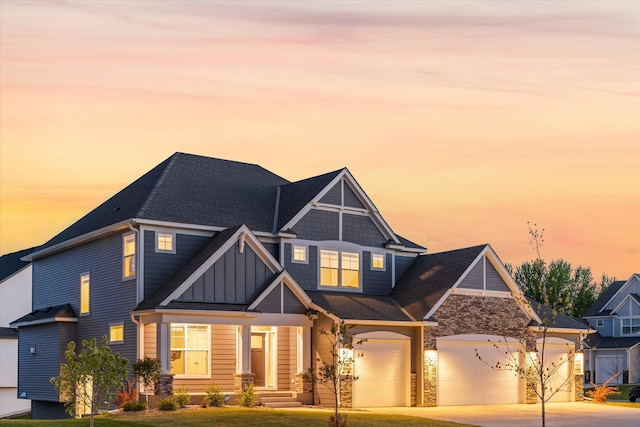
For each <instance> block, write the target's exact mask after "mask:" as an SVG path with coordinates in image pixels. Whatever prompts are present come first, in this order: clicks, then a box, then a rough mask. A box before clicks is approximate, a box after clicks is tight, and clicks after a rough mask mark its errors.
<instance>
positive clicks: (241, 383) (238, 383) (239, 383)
mask: <svg viewBox="0 0 640 427" xmlns="http://www.w3.org/2000/svg"><path fill="white" fill-rule="evenodd" d="M255 377H256V376H255V374H233V391H234V392H236V393H242V392H243V391H244V390H245V389H246V388H247V387H249V385H251V384H253V383H254V381H255Z"/></svg>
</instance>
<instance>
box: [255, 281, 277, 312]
mask: <svg viewBox="0 0 640 427" xmlns="http://www.w3.org/2000/svg"><path fill="white" fill-rule="evenodd" d="M281 286H282V285H278V286H276V287H275V288H274V289H273V290H272V291H271V293H269V295H267V296H266V297H265V298H264V299H263V300H262V302H261V303H260V304H258V306H257V307H256V309H257V310H258V311H259V312H261V313H280V311H281V307H282V299H281V298H280V287H281Z"/></svg>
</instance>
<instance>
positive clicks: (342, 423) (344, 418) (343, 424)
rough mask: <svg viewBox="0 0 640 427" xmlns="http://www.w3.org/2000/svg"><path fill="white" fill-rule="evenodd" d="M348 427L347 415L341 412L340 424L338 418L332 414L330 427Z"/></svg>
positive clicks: (339, 415)
mask: <svg viewBox="0 0 640 427" xmlns="http://www.w3.org/2000/svg"><path fill="white" fill-rule="evenodd" d="M336 426H338V427H347V426H348V423H347V414H345V413H344V412H341V413H339V414H338V423H336V416H335V414H331V416H330V417H329V427H336Z"/></svg>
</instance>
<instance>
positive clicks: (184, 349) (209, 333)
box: [168, 322, 212, 379]
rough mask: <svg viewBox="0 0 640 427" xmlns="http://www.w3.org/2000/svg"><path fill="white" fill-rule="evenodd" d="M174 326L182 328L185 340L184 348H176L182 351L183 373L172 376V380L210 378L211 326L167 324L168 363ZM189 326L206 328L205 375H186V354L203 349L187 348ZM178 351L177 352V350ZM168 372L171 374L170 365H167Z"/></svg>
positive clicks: (202, 324) (171, 349)
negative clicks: (183, 357)
mask: <svg viewBox="0 0 640 427" xmlns="http://www.w3.org/2000/svg"><path fill="white" fill-rule="evenodd" d="M174 325H179V326H183V330H184V340H185V346H184V347H177V348H181V349H183V351H184V356H185V359H184V362H183V363H184V366H183V368H184V370H185V373H184V374H172V375H173V377H174V378H179V379H197V378H211V376H212V372H211V371H212V369H211V351H212V350H211V325H210V324H206V323H180V322H171V323H170V324H169V343H168V344H169V361H170V360H171V352H172V351H173V348H172V347H171V328H172V327H173V326H174ZM189 326H206V327H207V347H206V349H207V373H206V374H187V373H186V371H187V353H188V352H189V351H202V350H203V349H201V348H196V349H189V347H188V346H187V344H188V335H189V334H188V330H189V328H188V327H189ZM178 351H179V350H178ZM169 372H171V365H169Z"/></svg>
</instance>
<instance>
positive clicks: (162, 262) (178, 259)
mask: <svg viewBox="0 0 640 427" xmlns="http://www.w3.org/2000/svg"><path fill="white" fill-rule="evenodd" d="M209 239H210V237H205V236H192V235H189V234H179V233H176V253H175V254H169V253H156V242H155V232H154V231H145V233H144V297H145V298H148V297H149V296H150V295H151V294H153V293H154V292H155V291H156V290H157V289H158V288H159V287H160V286H161V285H162V284H163V283H164V282H166V281H167V280H168V279H169V277H171V275H172V274H173V273H175V272H176V270H178V268H180V267H181V266H182V265H183V264H184V263H185V262H187V261H188V260H189V259H191V258H192V257H193V256H194V255H195V254H196V253H198V252H199V251H200V249H202V247H203V246H204V245H205V244H206V243H207V242H208V241H209Z"/></svg>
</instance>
